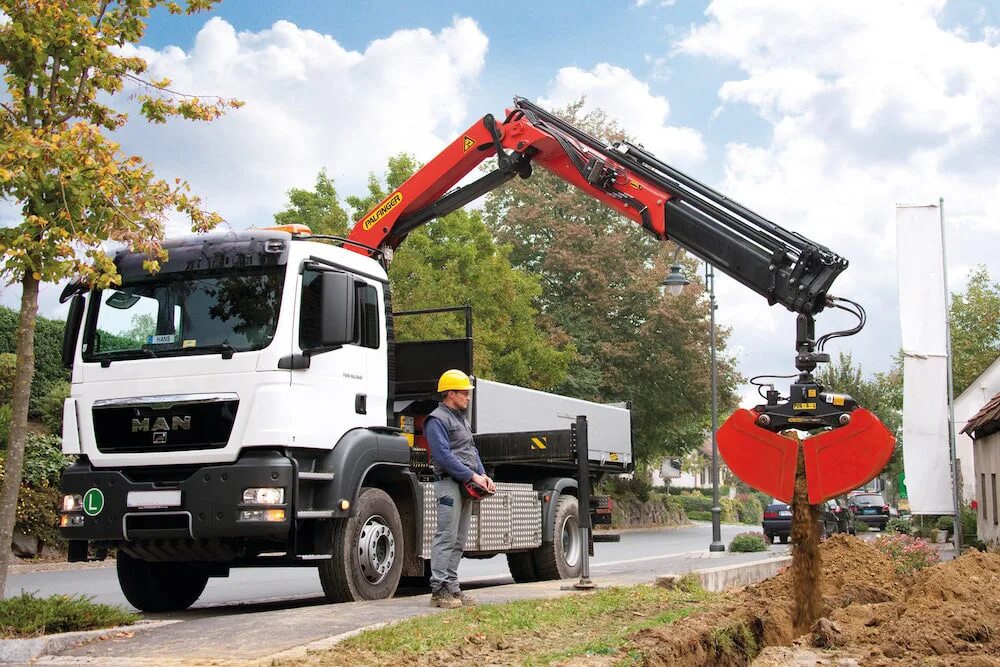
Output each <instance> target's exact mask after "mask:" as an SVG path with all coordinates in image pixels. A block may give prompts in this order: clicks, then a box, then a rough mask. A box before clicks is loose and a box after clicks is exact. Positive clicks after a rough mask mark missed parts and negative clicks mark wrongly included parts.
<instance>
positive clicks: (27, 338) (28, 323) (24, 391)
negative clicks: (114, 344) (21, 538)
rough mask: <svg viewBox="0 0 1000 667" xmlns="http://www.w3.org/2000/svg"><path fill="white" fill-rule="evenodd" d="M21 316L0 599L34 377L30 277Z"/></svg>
mask: <svg viewBox="0 0 1000 667" xmlns="http://www.w3.org/2000/svg"><path fill="white" fill-rule="evenodd" d="M21 288H22V292H21V314H20V317H19V319H18V323H17V362H16V365H15V370H14V395H13V412H12V414H11V421H10V435H9V437H8V440H7V460H6V462H5V464H4V477H3V490H2V492H0V599H3V598H4V591H5V589H6V587H7V570H8V567H9V565H10V560H11V558H13V555H12V554H11V550H10V543H11V540H12V539H13V536H14V521H15V516H16V514H17V496H18V492H19V491H20V489H21V472H22V467H23V464H24V444H25V440H26V437H27V435H28V401H29V400H30V398H31V378H32V376H33V375H34V374H35V317H36V315H37V314H38V281H37V280H35V278H34V276H32V275H31V274H30V273H26V274H25V275H24V278H23V279H22V280H21Z"/></svg>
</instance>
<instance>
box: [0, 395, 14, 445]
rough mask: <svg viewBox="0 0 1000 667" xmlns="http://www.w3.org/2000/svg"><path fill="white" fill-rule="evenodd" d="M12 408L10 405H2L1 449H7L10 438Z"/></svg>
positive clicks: (0, 417) (0, 425)
mask: <svg viewBox="0 0 1000 667" xmlns="http://www.w3.org/2000/svg"><path fill="white" fill-rule="evenodd" d="M11 411H12V408H11V407H10V405H9V404H4V405H0V449H7V438H9V437H10V417H11Z"/></svg>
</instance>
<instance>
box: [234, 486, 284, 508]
mask: <svg viewBox="0 0 1000 667" xmlns="http://www.w3.org/2000/svg"><path fill="white" fill-rule="evenodd" d="M243 502H244V503H246V504H248V505H283V504H284V503H285V488H284V487H271V486H265V487H260V488H252V489H244V490H243Z"/></svg>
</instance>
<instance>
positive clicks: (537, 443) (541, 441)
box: [531, 438, 545, 449]
mask: <svg viewBox="0 0 1000 667" xmlns="http://www.w3.org/2000/svg"><path fill="white" fill-rule="evenodd" d="M531 448H532V449H545V438H532V439H531Z"/></svg>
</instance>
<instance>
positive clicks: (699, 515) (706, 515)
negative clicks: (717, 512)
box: [687, 511, 712, 521]
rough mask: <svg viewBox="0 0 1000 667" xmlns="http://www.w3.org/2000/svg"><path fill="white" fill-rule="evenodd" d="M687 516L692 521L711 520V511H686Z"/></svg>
mask: <svg viewBox="0 0 1000 667" xmlns="http://www.w3.org/2000/svg"><path fill="white" fill-rule="evenodd" d="M687 517H688V518H689V519H691V520H692V521H711V520H712V513H711V512H701V511H694V512H688V513H687Z"/></svg>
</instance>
